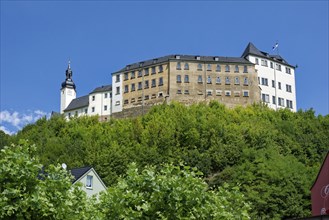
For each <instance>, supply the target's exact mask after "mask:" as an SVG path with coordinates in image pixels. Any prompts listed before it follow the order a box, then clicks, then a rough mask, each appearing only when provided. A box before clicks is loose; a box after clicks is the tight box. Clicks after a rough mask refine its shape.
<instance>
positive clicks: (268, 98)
mask: <svg viewBox="0 0 329 220" xmlns="http://www.w3.org/2000/svg"><path fill="white" fill-rule="evenodd" d="M262 101H263V102H266V103H269V102H270V96H269V95H268V94H263V93H262Z"/></svg>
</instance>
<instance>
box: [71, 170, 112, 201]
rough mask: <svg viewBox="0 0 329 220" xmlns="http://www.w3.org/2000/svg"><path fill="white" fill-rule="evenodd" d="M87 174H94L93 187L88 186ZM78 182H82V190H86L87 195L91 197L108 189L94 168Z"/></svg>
mask: <svg viewBox="0 0 329 220" xmlns="http://www.w3.org/2000/svg"><path fill="white" fill-rule="evenodd" d="M87 175H90V176H93V180H92V187H91V188H89V187H86V184H87ZM77 182H80V183H82V190H83V191H85V192H86V193H87V196H89V197H90V196H92V195H95V194H98V193H100V192H102V191H104V190H106V187H105V186H104V185H103V183H102V182H101V181H100V179H99V176H98V175H97V174H96V172H95V171H94V169H91V170H89V171H88V172H87V173H86V174H84V175H83V176H82V178H80V179H79V180H78V181H77Z"/></svg>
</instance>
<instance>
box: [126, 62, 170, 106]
mask: <svg viewBox="0 0 329 220" xmlns="http://www.w3.org/2000/svg"><path fill="white" fill-rule="evenodd" d="M160 66H162V71H161V70H160ZM152 68H155V71H154V72H153V71H152V70H154V69H152ZM146 69H148V74H146V72H145V71H146ZM139 71H141V75H139ZM132 72H134V75H135V77H132ZM168 73H169V69H168V63H159V64H154V65H150V66H146V67H142V68H139V69H133V70H127V71H125V72H123V73H122V74H123V77H122V79H123V98H122V99H123V100H122V101H123V109H124V110H125V109H130V108H134V107H138V106H143V105H144V106H149V105H155V104H161V103H163V102H164V101H165V99H166V96H167V94H168V76H169V74H168ZM127 74H128V76H127ZM160 80H161V81H162V84H160ZM152 82H153V83H154V82H155V84H153V83H152ZM140 84H141V85H142V87H141V88H140V87H139V85H140ZM133 85H134V87H135V89H133V88H132V86H133ZM143 97H144V100H143Z"/></svg>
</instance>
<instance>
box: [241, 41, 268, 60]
mask: <svg viewBox="0 0 329 220" xmlns="http://www.w3.org/2000/svg"><path fill="white" fill-rule="evenodd" d="M248 54H253V55H258V56H261V57H264V54H263V53H262V52H261V51H260V50H258V49H257V47H255V45H254V44H253V43H251V42H249V44H248V45H247V47H246V49H245V50H244V52H243V54H242V56H241V57H246V56H247V55H248Z"/></svg>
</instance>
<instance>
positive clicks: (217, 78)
mask: <svg viewBox="0 0 329 220" xmlns="http://www.w3.org/2000/svg"><path fill="white" fill-rule="evenodd" d="M220 83H221V80H220V76H217V77H216V84H220Z"/></svg>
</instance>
